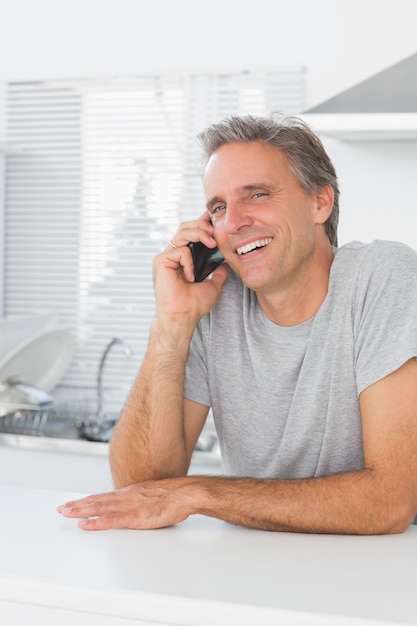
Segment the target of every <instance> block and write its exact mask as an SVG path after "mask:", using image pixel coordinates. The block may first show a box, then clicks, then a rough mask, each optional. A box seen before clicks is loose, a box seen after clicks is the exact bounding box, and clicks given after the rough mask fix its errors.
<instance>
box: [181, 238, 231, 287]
mask: <svg viewBox="0 0 417 626" xmlns="http://www.w3.org/2000/svg"><path fill="white" fill-rule="evenodd" d="M188 246H189V248H190V249H191V254H192V255H193V263H194V276H195V280H196V282H197V283H201V281H202V280H204V279H205V278H207V276H209V274H211V273H212V272H213V271H214V270H215V269H216V267H218V266H219V265H221V264H222V263H223V261H224V258H223V255H222V253H221V252H220V251H219V249H218V248H207V246H205V245H204V244H203V243H201V241H190V243H189V244H188Z"/></svg>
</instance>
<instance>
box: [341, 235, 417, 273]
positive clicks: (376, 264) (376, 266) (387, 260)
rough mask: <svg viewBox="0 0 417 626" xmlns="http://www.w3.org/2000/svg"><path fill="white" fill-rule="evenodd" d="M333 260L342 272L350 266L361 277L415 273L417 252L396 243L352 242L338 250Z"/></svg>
mask: <svg viewBox="0 0 417 626" xmlns="http://www.w3.org/2000/svg"><path fill="white" fill-rule="evenodd" d="M335 260H337V265H339V266H341V268H342V269H343V270H345V269H346V267H349V266H351V267H352V268H354V269H356V270H357V271H358V272H360V274H361V275H363V274H368V275H372V274H375V273H376V274H377V275H383V274H391V273H392V272H395V273H399V272H401V273H403V272H405V273H406V274H413V273H415V272H417V252H416V251H415V250H413V249H412V248H411V247H410V246H407V245H406V244H404V243H401V242H398V241H384V240H380V239H377V240H375V241H372V242H371V243H368V244H363V243H361V242H358V241H354V242H351V243H348V244H346V245H344V246H342V247H341V248H338V249H337V250H336V257H335Z"/></svg>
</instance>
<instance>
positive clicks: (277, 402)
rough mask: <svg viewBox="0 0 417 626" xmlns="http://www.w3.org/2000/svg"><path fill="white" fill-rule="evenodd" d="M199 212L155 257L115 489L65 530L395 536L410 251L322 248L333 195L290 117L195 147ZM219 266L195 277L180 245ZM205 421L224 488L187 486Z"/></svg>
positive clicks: (406, 396)
mask: <svg viewBox="0 0 417 626" xmlns="http://www.w3.org/2000/svg"><path fill="white" fill-rule="evenodd" d="M200 140H201V142H202V145H203V147H204V150H205V160H204V166H203V185H204V191H205V195H206V201H207V210H206V211H205V212H204V213H203V214H202V215H201V216H200V218H199V219H196V220H195V221H191V222H187V223H184V224H181V225H180V227H179V228H178V231H177V233H176V234H175V236H174V237H173V239H172V240H171V242H170V245H168V246H167V248H166V249H165V250H164V251H163V252H162V253H161V254H159V255H158V256H157V257H156V258H155V261H154V282H155V295H156V305H157V306H156V314H155V319H154V322H153V325H152V328H151V332H150V337H149V346H148V350H147V354H146V356H145V359H144V361H143V364H142V366H141V368H140V371H139V374H138V377H137V379H136V381H135V383H134V385H133V387H132V390H131V393H130V395H129V398H128V399H127V402H126V406H125V407H124V410H123V413H122V416H121V418H120V421H119V423H118V425H117V428H116V429H115V433H114V435H113V438H112V441H111V455H110V458H111V466H112V471H113V477H114V481H115V486H116V490H115V491H114V492H112V493H109V494H98V495H93V496H89V497H88V498H83V499H81V500H78V501H76V502H70V503H67V504H65V505H62V506H60V507H59V508H58V510H59V511H60V512H61V513H62V514H63V515H66V516H68V517H74V518H82V521H80V522H79V525H80V527H81V528H84V529H87V530H95V529H105V528H121V527H128V528H138V529H140V528H158V527H162V526H166V525H170V524H174V523H177V522H180V521H182V520H184V519H186V518H187V517H188V516H189V515H192V514H196V513H199V514H203V515H209V516H213V517H217V518H220V519H223V520H226V521H228V522H231V523H233V524H239V525H245V526H250V527H253V528H261V529H267V530H276V531H280V530H284V531H294V532H318V533H355V534H376V533H398V532H402V531H403V530H405V529H406V528H407V527H408V526H409V524H410V523H411V522H412V521H413V519H414V517H415V515H416V513H417V455H416V453H415V451H416V449H417V359H416V357H417V254H416V253H415V252H414V251H413V250H411V249H410V248H408V247H407V246H405V245H403V244H400V243H392V242H381V241H374V242H372V243H369V244H361V243H359V242H354V243H351V244H346V245H344V246H342V247H340V248H339V247H337V235H336V233H337V222H338V210H339V209H338V206H339V205H338V195H339V190H338V183H337V177H336V173H335V170H334V167H333V165H332V163H331V161H330V159H329V157H328V155H327V154H326V152H325V150H324V148H323V146H322V144H321V142H320V140H319V138H318V137H317V136H316V135H315V134H314V133H313V132H312V131H311V129H309V128H308V127H307V126H306V125H305V124H304V123H302V122H301V121H300V120H297V119H294V118H270V119H269V118H268V119H267V118H254V117H251V116H247V117H232V118H230V119H226V120H223V121H222V122H220V123H219V124H215V125H213V126H212V127H210V128H209V129H207V130H206V131H205V132H204V133H202V135H201V136H200ZM193 241H194V242H195V241H201V242H202V243H204V244H205V245H206V246H208V247H210V248H214V247H215V246H218V247H219V249H220V251H221V253H222V254H223V256H224V259H225V263H224V264H222V265H221V266H219V267H218V268H217V269H216V270H215V271H214V272H213V274H212V275H211V277H210V278H209V279H206V280H204V281H203V282H200V283H197V282H195V281H194V273H193V262H192V255H191V251H190V248H189V247H188V244H189V242H193ZM210 408H211V410H212V412H213V417H214V421H215V424H216V429H217V433H218V437H219V442H220V447H221V452H222V462H223V467H224V476H187V471H188V467H189V464H190V459H191V455H192V452H193V449H194V447H195V444H196V441H197V439H198V436H199V434H200V432H201V430H202V428H203V426H204V422H205V420H206V417H207V414H208V411H209V410H210Z"/></svg>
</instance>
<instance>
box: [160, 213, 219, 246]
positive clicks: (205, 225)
mask: <svg viewBox="0 0 417 626" xmlns="http://www.w3.org/2000/svg"><path fill="white" fill-rule="evenodd" d="M190 241H201V242H202V243H204V244H205V245H206V246H208V247H209V248H215V247H216V245H217V242H216V240H215V238H214V236H213V226H212V224H211V221H210V216H209V213H208V211H205V212H204V213H202V214H201V215H200V217H199V218H198V220H193V221H192V222H183V223H182V224H180V226H179V228H178V230H177V232H176V233H175V235H174V236H173V237H172V238H171V240H170V241H169V244H168V246H167V247H168V249H169V248H171V249H174V250H175V249H176V248H181V247H183V246H186V245H188V244H189V243H190Z"/></svg>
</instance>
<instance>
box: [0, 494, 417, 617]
mask: <svg viewBox="0 0 417 626" xmlns="http://www.w3.org/2000/svg"><path fill="white" fill-rule="evenodd" d="M77 495H79V494H72V493H67V492H59V491H50V490H47V489H42V490H38V489H33V488H32V489H29V488H23V487H11V486H4V485H3V486H0V501H1V503H2V515H1V517H0V615H1V616H2V623H3V624H7V625H8V626H11V625H14V624H22V623H30V624H31V625H32V624H38V623H39V624H41V623H42V624H43V626H46V625H48V624H51V625H52V624H54V625H56V624H57V623H58V620H59V624H60V626H66V625H67V624H68V625H69V624H74V623H75V622H74V618H75V617H76V619H77V622H76V623H77V625H81V626H82V625H83V624H94V625H96V624H97V625H98V624H100V625H101V626H107V625H110V624H114V625H116V624H117V626H121V625H124V624H133V623H135V624H143V625H145V624H146V625H148V626H150V624H153V625H154V626H156V625H160V626H161V625H162V624H187V625H193V626H200V625H204V626H208V625H210V626H213V625H217V624H224V625H225V626H226V625H227V626H233V625H235V624H236V626H243V625H244V624H250V625H251V626H253V625H254V624H259V625H260V626H269V625H270V624H271V625H272V624H274V625H276V624H289V625H291V626H293V625H296V624H297V625H298V624H299V625H301V624H314V625H317V626H318V625H319V624H320V625H329V626H330V625H332V626H334V625H336V624H337V625H342V624H343V625H346V626H347V625H350V626H358V625H359V624H363V625H366V626H371V625H372V624H383V625H385V626H387V625H388V624H390V625H392V624H417V594H416V581H415V569H416V561H417V528H416V527H411V528H410V529H408V531H407V532H405V533H404V534H402V535H394V536H376V537H354V536H332V535H307V534H290V533H271V532H264V531H256V530H250V529H244V528H238V527H234V526H231V525H228V524H226V523H224V522H221V521H219V520H215V519H210V518H205V517H201V516H194V517H191V518H189V519H188V520H186V521H185V522H183V523H182V524H179V525H177V526H174V527H171V528H165V529H161V530H153V531H132V530H112V531H103V532H85V531H82V530H80V529H78V528H77V526H76V523H75V521H74V520H70V519H65V518H63V517H61V516H60V515H58V514H57V513H56V511H55V508H56V505H57V504H60V503H62V502H65V501H67V500H68V499H69V498H71V497H73V496H77ZM25 611H30V612H29V613H27V614H25ZM74 612H75V613H74ZM28 615H29V616H30V619H29V621H27V620H28V617H27V616H28ZM5 617H7V620H5ZM25 619H26V622H25V621H24V620H25ZM37 619H38V621H36V620H37ZM22 620H23V621H22Z"/></svg>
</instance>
